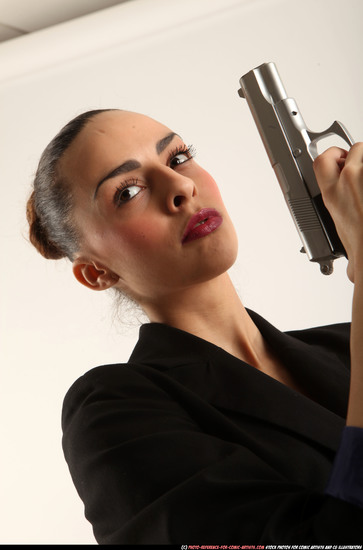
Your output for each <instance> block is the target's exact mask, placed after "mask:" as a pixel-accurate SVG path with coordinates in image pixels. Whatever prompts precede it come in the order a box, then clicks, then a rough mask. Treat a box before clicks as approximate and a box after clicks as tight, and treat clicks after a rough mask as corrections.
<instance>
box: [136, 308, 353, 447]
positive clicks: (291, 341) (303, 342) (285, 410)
mask: <svg viewBox="0 0 363 550" xmlns="http://www.w3.org/2000/svg"><path fill="white" fill-rule="evenodd" d="M248 313H249V315H250V316H251V318H252V320H253V321H254V323H255V324H256V325H257V327H258V328H259V330H260V331H261V333H262V335H263V336H264V338H266V340H267V341H268V343H269V344H270V346H271V347H272V348H273V349H274V350H275V352H276V353H277V355H278V357H279V358H280V360H281V361H282V362H283V363H284V364H285V365H286V366H287V368H288V369H289V370H290V371H291V372H292V373H293V375H294V376H295V379H296V380H297V381H298V382H299V384H300V385H301V387H305V388H306V389H307V390H308V392H309V396H310V397H309V398H308V397H305V396H304V395H303V394H301V393H299V392H296V391H294V390H292V389H291V388H289V387H287V386H285V385H284V384H282V383H280V382H278V381H276V380H274V379H273V378H271V377H270V376H268V375H266V374H264V373H262V372H260V371H258V370H257V369H256V368H254V367H252V366H250V365H248V364H247V363H245V362H243V361H241V360H240V359H238V358H236V357H234V356H233V355H231V354H229V353H228V352H226V351H225V350H223V349H222V348H219V347H218V346H215V345H214V344H211V343H210V342H208V341H206V340H203V339H201V338H198V337H197V336H194V335H192V334H190V333H188V332H184V331H182V330H179V329H176V328H173V327H170V326H167V325H164V324H161V323H150V324H146V325H143V326H142V327H141V328H140V338H139V341H138V343H137V345H136V347H135V349H134V351H133V353H132V355H131V357H130V359H129V363H132V364H133V365H137V366H138V367H141V368H142V370H143V372H144V374H147V373H148V372H149V367H152V370H153V371H154V372H155V371H157V372H158V373H160V374H161V373H162V374H163V375H164V376H163V379H164V380H165V374H167V378H168V379H172V380H173V381H174V382H175V383H176V386H175V384H174V386H173V387H174V388H177V387H178V385H179V386H180V385H181V386H182V388H183V390H184V391H185V388H187V390H189V391H190V392H191V393H192V394H193V395H194V396H195V397H196V398H197V399H198V398H199V399H202V400H204V401H207V402H208V403H210V404H211V405H213V406H215V407H217V408H218V409H219V410H220V409H227V410H230V411H234V412H237V413H242V414H244V415H247V416H250V417H251V416H253V417H255V418H256V419H260V420H263V421H265V422H266V421H267V422H269V423H271V424H275V425H278V426H279V427H280V428H283V429H285V430H289V431H293V432H295V433H298V434H299V435H300V436H303V437H307V438H309V439H313V440H314V441H315V442H319V443H320V444H323V445H325V446H326V447H328V448H330V449H332V450H336V448H337V446H338V444H339V439H340V433H341V430H342V429H343V427H344V424H345V415H346V409H347V401H348V394H349V368H348V364H347V362H344V361H343V359H342V356H340V355H339V354H337V353H336V352H335V348H336V345H335V344H336V343H335V342H333V340H335V339H336V338H337V336H339V338H340V339H341V340H342V342H341V347H345V348H347V350H349V325H348V324H342V325H339V326H338V325H335V326H334V325H333V326H332V327H333V328H331V329H330V328H329V327H323V328H321V329H319V328H316V329H308V330H302V331H294V332H290V333H283V332H281V331H279V330H278V329H276V328H275V327H273V326H272V325H271V324H270V323H268V322H267V321H266V320H265V319H263V318H262V317H260V316H259V315H258V314H257V313H255V312H253V311H251V310H248ZM334 327H335V328H334ZM336 327H340V328H339V330H338V329H337V328H336ZM319 330H320V332H319ZM329 343H331V344H332V345H331V346H330V345H329ZM143 367H147V368H146V369H144V368H143ZM157 378H159V376H157ZM160 380H161V379H160ZM174 391H176V392H177V389H176V390H174Z"/></svg>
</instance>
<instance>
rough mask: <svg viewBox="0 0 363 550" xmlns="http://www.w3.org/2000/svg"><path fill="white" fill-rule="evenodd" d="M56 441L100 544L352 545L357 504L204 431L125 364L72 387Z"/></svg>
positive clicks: (360, 537)
mask: <svg viewBox="0 0 363 550" xmlns="http://www.w3.org/2000/svg"><path fill="white" fill-rule="evenodd" d="M62 424H63V449H64V453H65V457H66V460H67V462H68V466H69V469H70V472H71V475H72V478H73V482H74V484H75V486H76V488H77V491H78V493H79V495H80V497H81V499H82V500H83V502H84V505H85V515H86V517H87V519H88V520H89V521H90V522H91V524H92V526H93V530H94V534H95V537H96V540H97V541H98V543H100V544H213V545H215V544H219V545H222V544H238V545H242V544H243V545H246V544H254V545H256V544H268V543H275V544H276V543H278V544H283V543H286V544H297V543H310V544H311V543H314V544H318V543H320V544H337V543H344V544H359V543H362V542H363V510H362V509H361V508H359V507H357V506H355V505H353V504H350V503H348V502H345V501H343V500H340V499H339V498H335V497H332V496H329V495H324V494H321V493H319V492H316V493H315V492H312V491H308V490H306V489H305V488H304V487H301V486H299V485H296V484H291V483H290V482H288V481H287V480H286V479H285V478H284V477H282V475H281V474H280V473H279V472H277V471H276V470H274V468H273V467H272V466H270V465H269V464H268V463H266V462H265V461H263V460H261V458H260V457H258V456H256V455H255V454H254V453H253V452H252V451H251V450H250V449H248V448H246V447H243V446H241V445H238V444H235V443H233V442H230V441H226V440H223V439H221V438H217V437H215V436H211V435H210V434H207V433H205V432H204V431H203V429H202V427H201V426H199V425H198V424H197V423H196V422H195V421H194V420H193V418H191V417H190V415H189V414H188V413H187V412H186V411H185V410H184V409H183V408H182V406H181V405H180V404H179V403H178V402H177V401H176V400H175V399H173V398H171V397H170V395H169V393H168V391H167V390H165V389H164V388H162V387H159V386H158V385H157V384H155V383H154V381H153V380H150V379H148V377H146V376H144V375H143V374H142V373H140V372H138V371H137V370H136V369H133V367H132V366H130V365H112V366H108V367H98V368H96V369H93V371H90V373H88V374H87V375H85V376H84V377H82V378H81V379H79V380H78V381H77V382H76V383H75V384H74V385H73V386H72V388H71V389H70V390H69V392H68V394H67V396H66V398H65V401H64V407H63V417H62Z"/></svg>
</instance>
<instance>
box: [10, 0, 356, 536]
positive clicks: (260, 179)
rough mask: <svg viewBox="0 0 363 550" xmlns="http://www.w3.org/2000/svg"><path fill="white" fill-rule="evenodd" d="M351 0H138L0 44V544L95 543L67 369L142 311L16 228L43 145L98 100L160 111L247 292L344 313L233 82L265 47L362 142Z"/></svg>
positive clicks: (338, 286)
mask: <svg viewBox="0 0 363 550" xmlns="http://www.w3.org/2000/svg"><path fill="white" fill-rule="evenodd" d="M362 20H363V3H362V2H361V0H346V1H345V2H344V3H343V4H342V3H341V1H340V0H303V1H302V0H300V1H298V0H270V1H269V0H254V1H251V0H234V1H233V0H183V2H179V1H178V0H135V1H134V2H130V3H128V2H127V3H125V4H121V5H120V6H116V7H113V8H109V9H107V10H103V11H102V12H98V13H95V14H92V15H90V16H86V17H82V18H80V19H78V20H76V21H72V22H69V23H65V24H61V25H58V26H55V27H53V28H50V29H47V30H44V31H39V32H36V33H33V34H31V35H28V36H25V37H20V38H16V39H14V40H11V41H8V42H5V43H3V44H0V64H1V68H0V140H1V143H0V166H1V184H0V208H1V215H0V224H1V231H0V237H1V271H0V273H1V285H0V288H1V297H0V299H1V312H2V313H1V323H2V325H1V384H0V391H1V396H0V407H1V411H0V418H1V434H0V437H1V438H0V441H1V450H0V461H1V468H0V475H1V504H0V507H1V510H0V518H1V522H0V524H1V526H0V543H2V544H4V543H13V544H14V543H23V544H34V543H39V544H60V543H64V544H71V543H94V538H93V535H92V530H91V527H90V525H89V524H88V523H87V521H86V520H85V519H84V516H83V505H82V503H81V501H80V500H79V497H78V495H77V493H76V491H75V489H74V487H73V485H72V482H71V479H70V475H69V472H68V469H67V466H66V463H65V461H64V458H63V454H62V450H61V429H60V413H61V406H62V400H63V396H64V394H65V392H66V390H67V389H68V387H69V386H70V385H71V383H72V382H73V381H74V380H75V379H76V378H77V377H78V376H80V375H81V374H83V373H84V372H85V371H87V370H89V369H90V368H92V367H94V366H97V365H99V364H102V363H107V362H123V361H126V360H127V359H128V356H129V354H130V352H131V350H132V347H133V343H134V341H135V339H136V337H137V333H138V327H137V324H135V323H134V324H132V323H131V326H130V323H128V324H119V323H118V321H117V320H116V319H115V318H114V310H113V307H112V303H111V300H110V297H108V296H107V295H103V294H102V293H92V292H91V291H89V290H87V289H85V288H83V287H81V285H79V284H78V283H77V282H76V281H75V280H74V279H73V276H72V274H71V269H70V264H69V263H68V262H67V261H61V262H52V261H46V260H44V259H43V258H42V257H41V256H40V255H39V254H37V252H36V251H35V249H33V248H32V247H31V246H30V245H29V243H28V242H27V236H26V221H25V215H24V210H25V202H26V199H27V196H28V194H29V190H30V185H31V180H32V175H33V174H34V171H35V169H36V165H37V161H38V159H39V156H40V153H41V151H42V150H43V148H44V147H45V146H46V144H47V143H48V141H49V140H50V139H51V138H52V137H53V135H54V134H55V133H56V132H57V131H58V130H59V129H60V127H61V126H63V125H64V124H65V123H66V122H67V121H68V120H69V119H70V118H72V117H73V116H75V115H77V114H79V113H80V112H82V111H84V110H88V109H92V108H98V107H102V108H103V107H119V108H125V109H130V110H136V111H140V112H143V113H145V114H148V115H150V116H152V117H154V118H156V119H159V120H161V121H162V122H163V123H165V124H166V125H167V126H169V127H171V128H172V129H174V130H175V131H177V132H178V133H180V134H181V135H182V136H183V137H184V139H185V140H186V142H187V143H193V144H194V145H195V146H196V149H197V153H198V154H197V160H198V161H199V162H200V163H201V164H202V165H203V166H204V167H205V168H207V169H208V170H209V171H210V172H211V173H212V175H213V176H214V177H215V179H216V180H217V182H218V183H219V185H220V188H221V190H222V194H223V196H224V199H225V202H226V205H227V207H228V208H229V211H230V214H231V216H232V219H233V220H234V222H235V225H236V228H237V231H238V234H239V239H240V252H239V258H238V262H237V264H236V266H235V267H234V268H233V269H232V272H231V275H232V277H233V280H234V281H235V283H236V286H237V287H238V290H239V292H240V294H241V297H242V300H243V302H244V303H245V305H246V306H248V307H250V308H252V309H254V310H256V311H258V312H259V313H260V314H262V315H263V316H265V317H266V318H267V319H268V320H270V321H271V322H272V323H274V324H275V325H276V326H277V327H278V328H280V329H282V330H287V329H292V328H300V327H305V326H313V325H319V324H327V323H333V322H340V321H345V320H349V318H350V307H351V295H352V285H351V284H350V283H349V282H348V281H347V280H346V276H345V269H346V261H345V260H344V259H340V260H338V261H336V262H335V271H334V274H333V275H332V276H330V277H324V276H323V275H321V274H320V271H319V268H318V266H317V265H314V264H311V263H309V262H308V260H307V259H306V257H305V256H304V255H302V254H300V253H299V249H300V241H299V238H298V235H297V233H296V230H295V228H294V226H293V223H292V220H291V218H290V214H289V213H288V210H287V208H286V206H285V203H284V201H283V197H282V194H281V191H280V189H279V187H278V183H277V181H276V180H275V176H274V173H273V171H272V169H271V167H270V165H269V161H268V159H267V156H266V154H265V151H264V149H263V146H262V143H261V141H260V138H259V135H258V133H257V130H256V128H255V125H254V123H253V120H252V117H251V114H250V111H249V109H248V107H247V105H246V103H245V101H244V100H242V99H240V98H239V97H238V95H237V89H238V87H239V82H238V81H239V78H240V77H241V76H242V75H243V74H245V73H246V72H248V71H249V70H250V69H252V68H254V67H256V66H257V65H259V64H261V63H264V62H268V61H274V62H275V63H276V65H277V67H278V69H279V72H280V74H281V77H282V80H283V82H284V85H285V87H286V89H287V92H288V94H289V95H290V96H292V97H294V98H295V99H296V101H297V103H298V105H299V107H300V110H301V112H302V114H303V116H304V118H305V121H306V123H307V124H308V126H310V128H311V129H312V130H315V131H321V130H324V129H325V128H327V127H328V126H330V124H331V122H332V121H333V120H335V119H338V120H341V121H342V122H343V123H344V124H345V125H346V126H347V127H348V129H349V130H350V132H351V134H352V135H353V137H354V138H355V139H356V140H359V139H360V138H362V135H363V128H362V115H363V107H362V103H361V102H362V100H361V98H362V95H363V71H362V51H363V48H362V46H363V38H362V32H361V23H362Z"/></svg>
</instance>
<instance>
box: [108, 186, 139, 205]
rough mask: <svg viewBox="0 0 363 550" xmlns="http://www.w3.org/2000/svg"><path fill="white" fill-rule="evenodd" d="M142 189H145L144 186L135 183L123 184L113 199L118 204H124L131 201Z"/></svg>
mask: <svg viewBox="0 0 363 550" xmlns="http://www.w3.org/2000/svg"><path fill="white" fill-rule="evenodd" d="M142 189H143V188H142V187H140V186H139V185H135V184H133V185H126V186H121V187H120V188H118V189H117V191H116V193H115V196H114V199H113V201H114V203H115V204H116V206H120V205H121V204H124V203H125V202H129V201H130V200H131V199H133V198H134V197H136V195H137V194H138V193H140V191H142Z"/></svg>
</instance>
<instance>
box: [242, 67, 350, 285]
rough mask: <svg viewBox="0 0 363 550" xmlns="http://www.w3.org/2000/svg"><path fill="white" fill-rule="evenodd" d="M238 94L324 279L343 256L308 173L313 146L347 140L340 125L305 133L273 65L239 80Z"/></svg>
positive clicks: (315, 152)
mask: <svg viewBox="0 0 363 550" xmlns="http://www.w3.org/2000/svg"><path fill="white" fill-rule="evenodd" d="M239 82H240V85H241V88H240V89H239V90H238V93H239V95H240V96H241V97H243V98H245V99H246V100H247V103H248V106H249V108H250V110H251V113H252V116H253V118H254V120H255V123H256V126H257V128H258V131H259V133H260V136H261V139H262V141H263V144H264V146H265V149H266V152H267V155H268V157H269V159H270V162H271V165H272V167H273V169H274V171H275V174H276V177H277V179H278V181H279V184H280V187H281V190H282V192H283V194H284V197H285V200H286V203H287V206H288V208H289V211H290V213H291V215H292V218H293V220H294V222H295V226H296V229H297V231H298V233H299V235H300V238H301V241H302V244H303V247H302V249H301V252H305V253H306V255H307V257H308V259H309V260H310V261H311V262H318V263H319V264H320V270H321V272H322V273H324V274H325V275H330V274H331V273H332V272H333V261H334V260H335V259H336V258H339V257H341V256H345V257H346V252H345V250H344V246H343V244H342V242H341V240H340V239H339V237H338V234H337V232H336V229H335V225H334V222H333V220H332V218H331V216H330V214H329V212H328V210H327V209H326V207H325V206H324V203H323V200H322V197H321V193H320V189H319V186H318V183H317V181H316V178H315V174H314V170H313V161H314V159H315V158H316V157H317V156H318V150H317V142H318V141H319V140H321V139H323V138H326V137H328V136H330V135H336V136H339V137H341V138H342V139H343V140H344V141H346V143H347V144H348V145H349V146H351V145H353V143H354V142H353V140H352V138H351V136H350V135H349V133H348V131H347V130H346V128H345V127H344V126H343V124H341V123H340V122H337V121H335V122H333V124H332V125H331V126H330V128H328V129H327V130H325V131H324V132H311V131H310V130H309V129H308V128H307V127H306V124H305V122H304V119H303V118H302V116H301V114H300V111H299V109H298V107H297V105H296V102H295V100H294V99H292V98H290V97H287V94H286V91H285V88H284V86H283V84H282V82H281V78H280V76H279V73H278V71H277V69H276V66H275V64H274V63H264V64H263V65H260V66H259V67H257V68H256V69H253V70H252V71H249V72H248V73H247V74H245V75H244V76H242V77H241V78H240V81H239Z"/></svg>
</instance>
